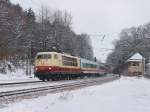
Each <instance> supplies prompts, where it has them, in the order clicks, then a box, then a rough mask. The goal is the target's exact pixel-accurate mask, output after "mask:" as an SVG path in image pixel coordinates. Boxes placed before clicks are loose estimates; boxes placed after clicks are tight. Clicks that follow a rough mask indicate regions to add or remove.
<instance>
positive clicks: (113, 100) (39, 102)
mask: <svg viewBox="0 0 150 112" xmlns="http://www.w3.org/2000/svg"><path fill="white" fill-rule="evenodd" d="M0 112H150V80H149V79H145V78H127V77H123V78H121V79H120V80H117V81H114V82H110V83H107V84H103V85H100V86H93V87H88V88H84V89H81V90H76V91H75V90H74V91H67V92H63V93H57V94H49V95H47V96H42V97H39V98H36V99H28V100H27V99H26V100H24V101H21V102H18V103H14V104H10V105H9V106H8V107H6V108H3V109H0Z"/></svg>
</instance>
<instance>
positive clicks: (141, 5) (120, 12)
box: [11, 0, 150, 61]
mask: <svg viewBox="0 0 150 112" xmlns="http://www.w3.org/2000/svg"><path fill="white" fill-rule="evenodd" d="M11 1H12V2H14V3H20V4H21V5H22V6H23V7H24V8H29V7H32V8H33V9H34V10H35V11H36V12H37V13H38V10H39V9H40V7H41V5H43V6H47V7H50V8H52V9H61V10H67V11H68V12H70V13H71V14H72V16H73V29H74V30H75V31H76V33H84V32H85V33H88V34H90V35H91V38H92V43H93V47H94V53H95V56H96V57H97V58H99V59H100V60H102V61H103V60H105V58H106V56H107V55H108V52H110V51H109V50H104V49H101V48H113V45H112V42H113V41H115V40H116V39H117V35H118V33H119V32H120V31H121V29H123V28H129V27H132V26H138V25H142V24H145V23H147V22H149V21H150V14H149V11H150V0H11ZM104 34H105V35H106V37H105V39H104V41H103V42H101V38H102V36H93V35H104Z"/></svg>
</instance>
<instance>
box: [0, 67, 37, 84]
mask: <svg viewBox="0 0 150 112" xmlns="http://www.w3.org/2000/svg"><path fill="white" fill-rule="evenodd" d="M32 80H33V81H34V80H38V79H36V78H34V75H33V74H32V76H27V75H26V74H25V72H24V70H23V69H18V70H16V71H15V72H7V73H6V74H2V73H0V83H11V82H21V81H23V82H24V81H32Z"/></svg>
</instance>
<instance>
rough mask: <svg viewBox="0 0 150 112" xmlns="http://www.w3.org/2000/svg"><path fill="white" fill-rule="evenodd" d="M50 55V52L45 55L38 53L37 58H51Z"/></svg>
mask: <svg viewBox="0 0 150 112" xmlns="http://www.w3.org/2000/svg"><path fill="white" fill-rule="evenodd" d="M51 58H52V56H51V55H50V54H48V55H47V54H46V55H38V56H37V59H51Z"/></svg>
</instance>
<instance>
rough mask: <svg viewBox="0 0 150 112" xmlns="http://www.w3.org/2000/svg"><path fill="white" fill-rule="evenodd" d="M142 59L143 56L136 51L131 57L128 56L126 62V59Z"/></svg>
mask: <svg viewBox="0 0 150 112" xmlns="http://www.w3.org/2000/svg"><path fill="white" fill-rule="evenodd" d="M142 59H143V56H142V55H141V54H139V53H136V54H134V55H133V56H132V57H131V58H129V59H128V60H127V62H128V61H140V60H142Z"/></svg>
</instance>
